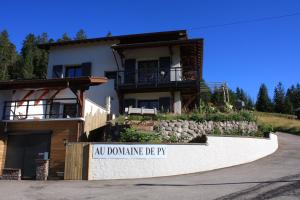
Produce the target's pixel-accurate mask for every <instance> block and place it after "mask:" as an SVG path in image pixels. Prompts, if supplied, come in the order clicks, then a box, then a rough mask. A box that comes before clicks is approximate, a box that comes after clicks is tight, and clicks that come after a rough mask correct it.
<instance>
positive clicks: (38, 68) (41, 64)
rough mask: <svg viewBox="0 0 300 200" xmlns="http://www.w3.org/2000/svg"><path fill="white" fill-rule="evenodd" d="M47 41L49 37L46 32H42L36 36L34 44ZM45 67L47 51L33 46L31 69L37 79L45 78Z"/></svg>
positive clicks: (46, 65) (46, 64)
mask: <svg viewBox="0 0 300 200" xmlns="http://www.w3.org/2000/svg"><path fill="white" fill-rule="evenodd" d="M48 42H49V39H48V35H47V33H43V34H42V35H40V36H38V37H37V38H36V44H44V43H48ZM47 67H48V51H47V50H45V49H40V48H35V55H34V69H33V73H34V76H35V78H38V79H44V78H46V76H47Z"/></svg>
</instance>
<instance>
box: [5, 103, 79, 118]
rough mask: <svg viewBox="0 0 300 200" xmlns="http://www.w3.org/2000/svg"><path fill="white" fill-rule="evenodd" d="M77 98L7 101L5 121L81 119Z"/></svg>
mask: <svg viewBox="0 0 300 200" xmlns="http://www.w3.org/2000/svg"><path fill="white" fill-rule="evenodd" d="M79 109H80V106H79V103H78V102H77V99H76V98H57V99H39V100H37V99H30V100H17V101H5V102H4V107H3V115H2V119H3V120H26V119H58V118H76V117H80V114H79V113H80V112H79Z"/></svg>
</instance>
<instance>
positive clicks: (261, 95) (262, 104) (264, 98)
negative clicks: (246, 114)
mask: <svg viewBox="0 0 300 200" xmlns="http://www.w3.org/2000/svg"><path fill="white" fill-rule="evenodd" d="M255 107H256V110H258V111H261V112H270V111H272V102H271V100H270V98H269V95H268V89H267V86H266V85H265V84H261V86H260V88H259V92H258V95H257V101H256V105H255Z"/></svg>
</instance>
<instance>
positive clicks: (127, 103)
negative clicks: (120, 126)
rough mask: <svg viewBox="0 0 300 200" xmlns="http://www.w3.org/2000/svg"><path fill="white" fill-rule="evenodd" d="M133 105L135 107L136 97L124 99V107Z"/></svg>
mask: <svg viewBox="0 0 300 200" xmlns="http://www.w3.org/2000/svg"><path fill="white" fill-rule="evenodd" d="M129 107H133V108H135V99H125V100H124V108H129Z"/></svg>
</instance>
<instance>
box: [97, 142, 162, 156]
mask: <svg viewBox="0 0 300 200" xmlns="http://www.w3.org/2000/svg"><path fill="white" fill-rule="evenodd" d="M166 157H167V145H158V144H144V145H140V144H136V145H135V144H130V145H119V144H94V145H93V159H102V158H110V159H112V158H137V159H138V158H144V159H148V158H166Z"/></svg>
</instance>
